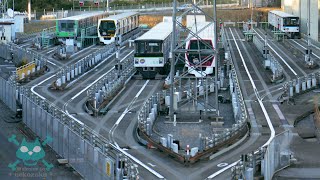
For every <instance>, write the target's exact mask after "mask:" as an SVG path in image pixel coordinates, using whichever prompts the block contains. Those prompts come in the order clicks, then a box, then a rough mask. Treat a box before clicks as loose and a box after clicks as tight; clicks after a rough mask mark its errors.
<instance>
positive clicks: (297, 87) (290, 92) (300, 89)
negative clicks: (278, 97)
mask: <svg viewBox="0 0 320 180" xmlns="http://www.w3.org/2000/svg"><path fill="white" fill-rule="evenodd" d="M319 85H320V72H317V73H311V74H309V75H307V76H304V77H298V78H297V79H292V80H291V81H289V82H286V83H284V85H283V87H282V89H283V92H284V93H283V96H286V97H289V98H294V97H296V96H299V95H301V94H303V93H306V92H309V91H310V90H313V89H316V88H318V87H319Z"/></svg>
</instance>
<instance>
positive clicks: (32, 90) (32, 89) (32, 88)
mask: <svg viewBox="0 0 320 180" xmlns="http://www.w3.org/2000/svg"><path fill="white" fill-rule="evenodd" d="M54 76H55V75H52V76H50V77H48V78H47V79H45V80H43V81H41V82H40V83H38V84H36V85H34V86H32V87H31V92H33V93H34V94H35V95H37V96H39V97H40V98H41V99H43V100H45V99H46V98H44V97H43V96H41V95H40V94H38V93H37V92H36V91H34V88H36V87H37V86H39V85H41V84H43V83H44V82H46V81H48V80H49V79H51V78H53V77H54Z"/></svg>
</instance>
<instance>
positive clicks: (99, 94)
mask: <svg viewBox="0 0 320 180" xmlns="http://www.w3.org/2000/svg"><path fill="white" fill-rule="evenodd" d="M135 72H136V70H135V68H134V66H133V55H131V56H129V57H127V58H125V59H123V61H122V62H120V61H119V64H117V65H116V68H112V69H111V70H110V71H108V72H107V73H106V74H105V75H104V76H102V78H101V79H100V80H99V81H97V82H96V83H94V84H93V85H92V86H91V88H89V90H88V91H87V95H88V96H89V99H88V102H87V103H86V105H87V108H88V110H89V111H90V114H91V113H93V114H94V115H98V113H103V114H104V113H105V112H106V111H107V109H108V105H110V102H111V101H112V100H113V99H114V97H116V95H117V94H118V93H119V92H120V91H121V89H123V88H124V86H125V84H126V82H127V81H128V79H130V77H131V76H133V75H134V74H135ZM91 111H92V112H91Z"/></svg>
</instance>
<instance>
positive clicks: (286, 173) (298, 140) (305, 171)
mask: <svg viewBox="0 0 320 180" xmlns="http://www.w3.org/2000/svg"><path fill="white" fill-rule="evenodd" d="M316 95H318V93H315V92H314V91H310V92H309V93H306V94H303V95H301V96H298V97H297V98H295V104H296V105H289V104H286V103H284V104H283V105H282V106H281V109H283V110H285V111H283V112H285V116H286V117H287V120H288V122H289V123H290V124H291V125H293V124H294V122H295V121H296V120H297V119H299V120H300V121H299V122H296V125H295V127H294V129H293V132H296V133H295V134H294V136H293V140H292V141H291V142H292V143H291V145H290V151H292V152H293V155H294V158H295V159H296V161H295V162H294V163H293V164H292V165H291V166H290V167H288V168H285V169H284V170H282V171H280V172H278V173H276V174H275V175H274V177H273V179H275V180H285V179H290V180H291V179H320V156H319V152H320V143H319V139H316V138H315V126H314V123H313V114H311V115H309V114H308V111H311V110H312V109H313V105H314V104H313V97H314V96H316ZM303 114H304V116H301V115H303Z"/></svg>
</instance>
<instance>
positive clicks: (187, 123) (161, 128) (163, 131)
mask: <svg viewBox="0 0 320 180" xmlns="http://www.w3.org/2000/svg"><path fill="white" fill-rule="evenodd" d="M219 94H220V95H222V96H223V97H224V98H227V99H230V93H229V90H227V91H221V92H219ZM210 103H211V104H214V103H215V98H214V95H213V94H212V95H210ZM219 106H220V107H219V111H220V117H221V119H219V121H220V122H223V123H224V124H223V126H215V125H212V124H211V123H212V122H215V121H216V119H215V118H214V116H209V117H205V116H202V117H201V120H200V114H199V113H198V112H196V113H190V112H188V109H187V108H186V109H185V110H181V111H182V112H178V113H177V124H176V126H174V125H173V123H172V122H170V121H169V119H168V118H166V117H165V116H158V119H157V120H156V121H155V125H154V130H155V131H156V132H157V133H153V135H152V138H154V139H155V140H156V141H159V138H160V136H159V135H161V136H163V137H167V134H172V135H173V139H174V140H179V141H180V146H181V147H182V148H183V149H185V148H186V147H187V145H190V148H192V147H199V145H200V139H199V135H200V134H201V136H202V137H203V136H205V137H211V136H212V134H213V133H216V134H219V133H221V132H222V131H223V130H224V129H225V128H231V127H232V125H233V124H234V123H235V120H234V116H233V110H232V104H231V103H221V104H220V105H219ZM202 114H203V112H202Z"/></svg>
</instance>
